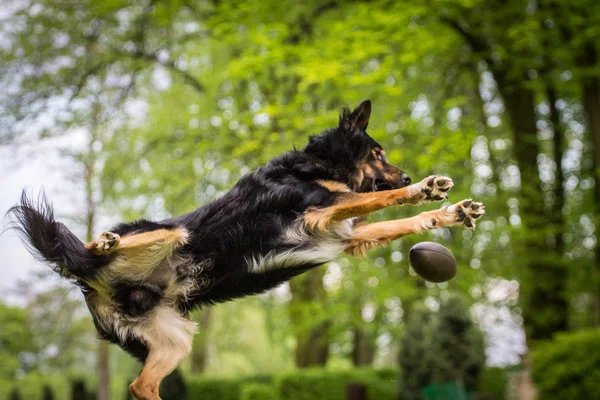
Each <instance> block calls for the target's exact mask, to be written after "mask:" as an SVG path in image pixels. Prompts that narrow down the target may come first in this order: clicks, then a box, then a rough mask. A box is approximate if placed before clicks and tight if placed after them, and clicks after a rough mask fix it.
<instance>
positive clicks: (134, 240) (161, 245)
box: [107, 227, 189, 281]
mask: <svg viewBox="0 0 600 400" xmlns="http://www.w3.org/2000/svg"><path fill="white" fill-rule="evenodd" d="M188 235H189V234H188V231H187V230H186V229H184V228H181V227H178V228H173V229H157V230H153V231H148V232H142V233H134V234H129V235H123V236H121V237H120V241H119V243H118V246H116V247H115V248H114V249H113V250H112V251H113V252H114V253H115V254H116V256H117V257H116V258H115V260H114V261H113V262H112V263H111V264H110V265H109V266H108V268H107V269H108V270H110V272H114V273H115V276H116V277H118V278H120V279H123V278H125V279H131V280H134V281H145V280H146V279H147V278H148V277H149V276H150V275H151V274H152V272H153V271H154V270H155V269H156V268H157V267H158V266H160V265H161V264H162V263H163V262H164V261H165V260H166V259H167V258H169V257H170V256H172V255H173V253H174V252H175V250H177V249H178V248H180V247H181V246H183V245H185V244H186V243H187V241H188Z"/></svg>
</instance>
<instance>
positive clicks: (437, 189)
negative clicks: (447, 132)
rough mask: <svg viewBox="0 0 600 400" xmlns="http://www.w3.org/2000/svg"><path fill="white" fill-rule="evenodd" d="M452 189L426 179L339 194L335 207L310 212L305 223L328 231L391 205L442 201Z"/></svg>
mask: <svg viewBox="0 0 600 400" xmlns="http://www.w3.org/2000/svg"><path fill="white" fill-rule="evenodd" d="M453 186H454V183H453V182H452V179H450V178H447V177H444V176H440V177H437V176H429V177H427V178H425V179H423V180H422V181H421V182H417V183H415V184H413V185H410V186H407V187H404V188H401V189H394V190H385V191H382V192H370V193H354V192H351V193H339V194H337V199H336V202H335V204H334V205H332V206H330V207H324V208H316V209H310V210H308V211H307V212H306V213H305V214H304V222H305V224H306V225H307V226H308V227H309V228H310V229H319V230H327V227H328V226H329V225H330V224H332V223H336V222H339V221H343V220H345V219H348V218H354V217H360V216H363V215H367V214H369V213H372V212H374V211H377V210H380V209H382V208H385V207H389V206H393V205H404V204H409V205H419V204H422V203H425V202H431V201H442V200H445V199H447V198H448V191H449V190H450V189H451V188H452V187H453Z"/></svg>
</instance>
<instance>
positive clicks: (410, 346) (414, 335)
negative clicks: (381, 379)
mask: <svg viewBox="0 0 600 400" xmlns="http://www.w3.org/2000/svg"><path fill="white" fill-rule="evenodd" d="M432 318H433V315H432V312H431V311H430V310H429V309H428V308H427V307H425V305H424V304H420V303H419V304H416V305H414V306H413V308H412V310H411V313H410V315H409V318H408V322H407V324H406V328H405V330H404V335H403V336H402V343H401V347H400V353H399V363H400V370H401V371H402V383H403V388H404V390H403V391H402V395H403V399H405V400H417V399H420V390H421V388H422V387H424V386H427V385H428V384H429V383H430V382H431V373H432V372H431V368H432V365H431V364H432V360H431V357H432V352H431V340H432V335H431V320H432Z"/></svg>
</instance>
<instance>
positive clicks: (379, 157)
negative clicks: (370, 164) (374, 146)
mask: <svg viewBox="0 0 600 400" xmlns="http://www.w3.org/2000/svg"><path fill="white" fill-rule="evenodd" d="M373 151H374V152H375V158H376V159H377V160H378V161H381V162H385V156H384V155H383V154H382V153H381V151H379V150H373Z"/></svg>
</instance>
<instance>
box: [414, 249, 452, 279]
mask: <svg viewBox="0 0 600 400" xmlns="http://www.w3.org/2000/svg"><path fill="white" fill-rule="evenodd" d="M408 259H409V260H410V265H411V266H412V268H413V269H414V270H415V272H416V273H417V274H418V275H419V276H420V277H421V278H423V279H425V280H426V281H429V282H435V283H440V282H446V281H449V280H450V279H452V278H454V275H456V269H457V262H456V258H454V255H453V254H452V252H451V251H450V250H448V248H446V247H444V246H442V245H441V244H438V243H434V242H421V243H417V244H415V245H414V246H413V247H412V248H411V249H410V252H409V253H408Z"/></svg>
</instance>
